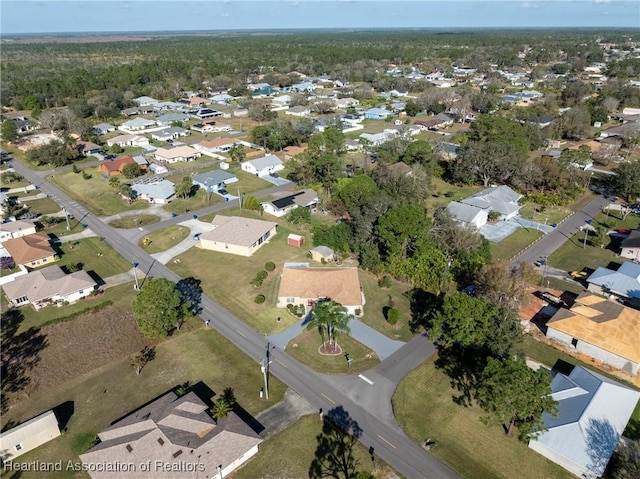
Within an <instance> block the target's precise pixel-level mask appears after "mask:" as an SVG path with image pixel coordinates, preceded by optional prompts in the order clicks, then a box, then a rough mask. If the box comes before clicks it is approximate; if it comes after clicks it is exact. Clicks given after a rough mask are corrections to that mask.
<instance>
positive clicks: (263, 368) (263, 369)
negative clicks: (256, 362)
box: [260, 358, 269, 401]
mask: <svg viewBox="0 0 640 479" xmlns="http://www.w3.org/2000/svg"><path fill="white" fill-rule="evenodd" d="M267 366H268V362H267V359H266V358H263V359H262V361H260V371H261V372H262V376H263V377H264V394H265V398H266V399H267V401H268V400H269V383H268V381H267Z"/></svg>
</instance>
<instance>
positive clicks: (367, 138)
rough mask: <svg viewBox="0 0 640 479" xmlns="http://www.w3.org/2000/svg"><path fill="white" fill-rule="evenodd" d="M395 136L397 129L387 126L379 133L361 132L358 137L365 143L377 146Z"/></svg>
mask: <svg viewBox="0 0 640 479" xmlns="http://www.w3.org/2000/svg"><path fill="white" fill-rule="evenodd" d="M397 136H398V130H393V129H390V128H387V129H385V130H384V131H381V132H380V133H361V134H360V136H359V138H360V140H361V141H362V140H364V143H365V144H368V145H371V146H379V145H382V144H383V143H386V142H387V141H389V140H391V139H393V138H395V137H397Z"/></svg>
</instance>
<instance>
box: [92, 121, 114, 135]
mask: <svg viewBox="0 0 640 479" xmlns="http://www.w3.org/2000/svg"><path fill="white" fill-rule="evenodd" d="M93 131H95V133H96V135H104V134H106V133H109V132H112V131H116V127H115V126H113V125H112V124H111V123H98V124H97V125H93Z"/></svg>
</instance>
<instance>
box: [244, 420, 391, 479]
mask: <svg viewBox="0 0 640 479" xmlns="http://www.w3.org/2000/svg"><path fill="white" fill-rule="evenodd" d="M321 433H322V423H321V422H320V421H319V420H318V417H317V416H316V415H312V416H304V417H302V418H300V419H299V420H298V421H297V422H296V423H294V424H293V425H291V426H289V427H288V428H287V429H285V430H284V431H282V432H281V433H279V434H276V435H275V436H273V437H271V438H269V439H268V440H267V441H265V442H264V443H263V444H261V445H260V449H259V451H258V454H257V455H256V456H255V457H254V458H253V459H251V461H249V462H248V463H247V464H246V465H245V466H244V467H243V468H242V469H240V470H238V471H237V472H235V473H234V474H233V475H232V477H233V478H234V479H271V478H276V477H277V478H283V479H287V478H300V477H309V466H310V465H311V463H312V462H313V459H314V458H315V451H316V448H317V446H318V442H317V439H316V437H317V436H318V435H319V434H321ZM283 451H286V454H283ZM353 451H354V456H355V457H356V460H357V464H358V470H359V471H367V472H370V473H373V474H374V476H375V477H380V478H382V477H388V476H387V474H388V473H389V472H391V469H390V468H389V466H388V465H386V464H385V463H383V462H382V461H380V460H377V461H376V466H375V468H374V467H373V463H372V461H371V456H370V455H369V451H368V450H367V448H366V447H365V446H363V445H362V444H360V443H356V444H355V446H354V448H353Z"/></svg>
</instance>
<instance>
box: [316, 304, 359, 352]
mask: <svg viewBox="0 0 640 479" xmlns="http://www.w3.org/2000/svg"><path fill="white" fill-rule="evenodd" d="M352 319H353V315H351V314H349V313H348V311H347V308H345V307H344V306H342V305H341V304H340V303H336V302H335V301H324V302H322V303H318V304H316V305H315V306H314V308H313V312H312V316H311V321H309V324H308V326H307V329H312V328H318V330H319V331H320V335H321V336H322V348H323V350H326V349H331V350H332V351H336V350H339V346H338V345H337V343H336V336H337V335H338V332H343V333H345V334H349V333H350V332H351V330H350V329H349V321H351V320H352ZM325 334H326V336H325ZM326 341H328V342H329V345H328V346H327V344H326Z"/></svg>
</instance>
